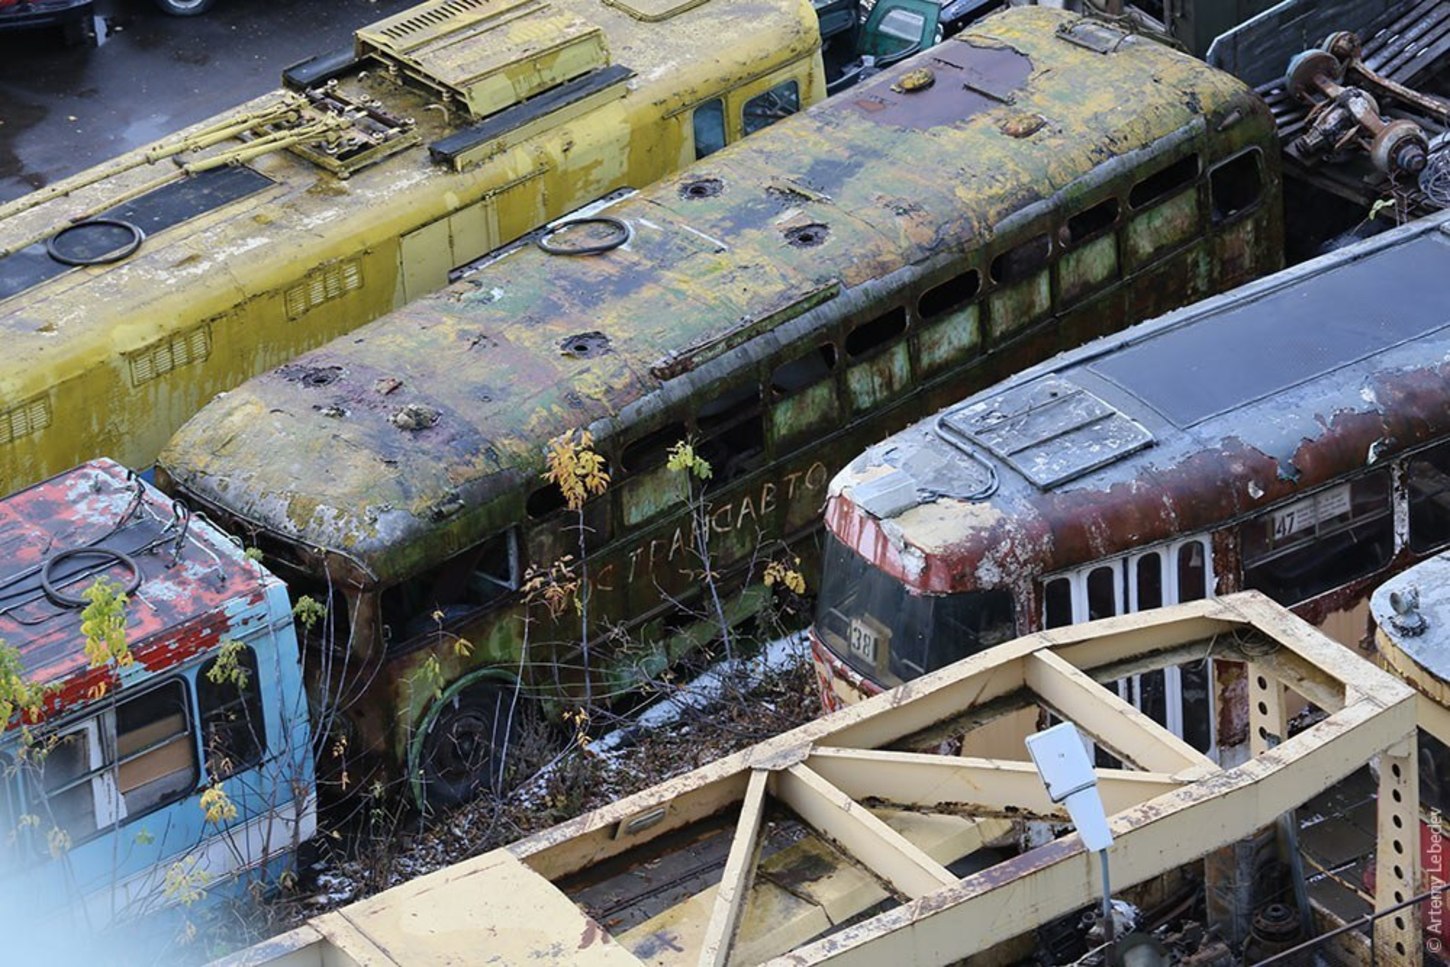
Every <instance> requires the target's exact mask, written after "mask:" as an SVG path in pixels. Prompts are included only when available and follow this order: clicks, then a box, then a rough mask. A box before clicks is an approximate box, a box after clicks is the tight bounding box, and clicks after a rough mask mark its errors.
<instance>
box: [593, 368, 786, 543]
mask: <svg viewBox="0 0 1450 967" xmlns="http://www.w3.org/2000/svg"><path fill="white" fill-rule="evenodd" d="M693 424H694V425H693V428H692V427H691V426H690V425H688V424H686V423H684V422H680V421H676V422H671V423H668V424H666V425H665V426H663V427H660V428H659V429H656V430H654V431H652V432H650V433H647V434H645V435H644V436H641V437H639V438H637V439H635V440H634V441H633V442H631V443H629V444H627V445H626V446H625V447H624V450H623V451H622V453H621V455H620V462H621V471H622V472H623V473H624V474H625V475H626V476H625V477H624V479H623V480H622V482H621V486H620V488H619V492H620V507H621V511H622V515H623V526H625V527H634V526H636V525H638V524H641V523H643V522H644V521H646V520H649V519H650V518H652V517H655V516H656V515H658V514H660V513H662V512H664V511H666V510H668V509H670V508H672V507H675V506H677V505H679V504H680V503H682V502H683V501H684V500H686V499H687V497H688V496H689V487H690V471H688V470H683V469H671V468H670V467H669V465H668V461H669V456H670V452H671V451H672V450H673V449H674V448H675V447H676V446H677V445H678V444H680V443H683V442H686V441H688V442H689V443H690V445H691V446H692V447H693V449H694V455H695V456H696V457H697V458H698V459H700V460H702V461H704V463H705V464H707V465H708V466H709V476H708V477H705V478H703V479H698V478H697V480H698V484H699V485H700V486H701V487H702V488H704V489H705V490H710V489H714V488H718V487H721V486H723V485H725V484H728V483H730V482H731V481H733V480H736V479H738V478H740V477H742V476H744V475H746V474H748V473H751V472H753V471H755V470H758V469H760V468H761V467H763V466H765V462H766V446H765V423H764V412H763V409H762V406H761V397H760V385H759V383H758V381H757V380H756V379H755V376H754V374H753V373H751V374H750V375H749V376H748V377H747V378H746V379H745V380H743V381H741V382H738V383H736V384H735V385H733V386H729V385H727V386H725V387H723V388H720V389H717V390H715V391H713V392H711V393H709V394H708V395H705V394H702V397H701V401H700V403H699V405H698V406H697V407H696V409H695V412H694V414H693Z"/></svg>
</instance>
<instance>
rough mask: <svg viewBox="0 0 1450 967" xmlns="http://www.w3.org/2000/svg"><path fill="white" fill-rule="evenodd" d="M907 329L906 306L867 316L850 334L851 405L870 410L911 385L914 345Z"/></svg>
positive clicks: (848, 390)
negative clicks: (907, 333)
mask: <svg viewBox="0 0 1450 967" xmlns="http://www.w3.org/2000/svg"><path fill="white" fill-rule="evenodd" d="M905 332H906V310H905V309H904V308H902V307H900V306H898V307H896V308H893V309H891V310H889V311H888V312H886V313H885V314H883V315H880V316H877V317H876V318H875V319H870V320H867V321H866V322H863V323H861V324H860V325H858V326H856V328H854V329H852V330H851V332H850V334H849V335H847V336H846V358H847V360H849V361H850V363H851V365H850V368H848V369H847V370H846V393H847V395H848V396H849V398H850V400H851V409H852V410H853V411H855V412H857V413H859V412H862V411H864V410H869V409H871V408H872V407H874V406H876V405H877V404H878V403H880V402H882V401H883V400H887V399H890V398H891V397H893V396H895V395H897V394H898V393H903V392H905V391H906V390H907V389H909V388H910V386H911V347H910V346H909V345H908V343H907V342H906V340H904V339H902V338H901V337H902V336H903V335H904V334H905Z"/></svg>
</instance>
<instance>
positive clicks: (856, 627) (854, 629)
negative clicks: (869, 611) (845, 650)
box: [850, 618, 881, 665]
mask: <svg viewBox="0 0 1450 967" xmlns="http://www.w3.org/2000/svg"><path fill="white" fill-rule="evenodd" d="M850 645H851V654H853V655H855V656H856V657H857V658H860V659H862V660H864V661H868V662H870V663H871V664H873V665H874V664H876V656H877V655H878V654H880V645H881V634H880V627H879V625H877V624H876V622H874V621H869V620H867V621H863V620H862V619H860V618H852V619H851V636H850Z"/></svg>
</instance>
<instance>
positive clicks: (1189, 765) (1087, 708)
mask: <svg viewBox="0 0 1450 967" xmlns="http://www.w3.org/2000/svg"><path fill="white" fill-rule="evenodd" d="M1023 677H1024V679H1025V681H1026V683H1027V687H1028V688H1030V689H1032V690H1033V691H1034V692H1036V693H1037V695H1038V697H1039V698H1041V699H1042V702H1043V703H1044V704H1045V705H1047V706H1048V707H1049V708H1051V709H1052V710H1053V711H1054V712H1056V713H1057V714H1058V715H1060V716H1062V717H1063V718H1064V719H1067V720H1068V721H1069V722H1073V723H1075V724H1076V725H1077V727H1078V728H1080V729H1082V730H1083V731H1084V732H1087V733H1088V734H1089V735H1091V736H1092V737H1093V738H1094V739H1096V740H1097V741H1098V743H1099V744H1100V745H1102V746H1104V747H1105V748H1107V749H1109V750H1111V751H1112V753H1113V754H1114V755H1116V756H1118V758H1120V759H1123V760H1125V761H1127V762H1131V763H1132V764H1133V765H1135V766H1137V767H1138V768H1140V769H1145V770H1147V771H1150V772H1163V773H1168V774H1169V775H1174V774H1177V773H1191V774H1195V775H1203V774H1207V773H1209V772H1212V771H1214V770H1216V769H1217V768H1218V767H1217V766H1215V765H1214V764H1213V761H1212V760H1211V759H1209V758H1208V757H1207V756H1205V755H1204V754H1203V753H1201V752H1199V751H1198V750H1197V749H1195V748H1194V747H1193V746H1191V745H1189V744H1188V743H1187V742H1184V741H1183V740H1182V739H1180V738H1179V737H1178V736H1176V735H1174V734H1173V733H1172V732H1169V731H1168V730H1167V729H1165V728H1164V727H1163V726H1161V725H1159V724H1158V723H1157V722H1155V721H1153V720H1152V719H1151V718H1149V717H1148V716H1146V715H1144V714H1143V713H1142V712H1141V711H1139V710H1138V709H1137V708H1135V707H1133V705H1132V704H1130V703H1129V702H1125V701H1123V699H1121V698H1119V697H1118V696H1117V695H1114V694H1113V693H1112V692H1110V691H1108V690H1107V689H1106V688H1103V686H1101V685H1099V684H1098V683H1097V682H1095V681H1093V680H1092V678H1091V677H1089V676H1088V675H1087V674H1086V673H1085V672H1083V671H1082V670H1081V669H1079V668H1077V667H1076V666H1074V665H1072V664H1071V663H1069V662H1068V661H1067V660H1065V659H1063V658H1061V657H1059V656H1058V655H1056V654H1054V653H1052V652H1050V651H1045V650H1044V651H1039V652H1036V653H1035V654H1033V655H1032V656H1031V657H1029V658H1027V659H1026V660H1025V661H1024V672H1023Z"/></svg>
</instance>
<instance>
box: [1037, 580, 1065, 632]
mask: <svg viewBox="0 0 1450 967" xmlns="http://www.w3.org/2000/svg"><path fill="white" fill-rule="evenodd" d="M1070 624H1072V581H1071V580H1070V579H1068V578H1065V577H1064V578H1053V579H1052V580H1050V581H1048V582H1047V583H1046V584H1044V585H1043V586H1042V626H1043V627H1044V628H1065V627H1067V626H1068V625H1070Z"/></svg>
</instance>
